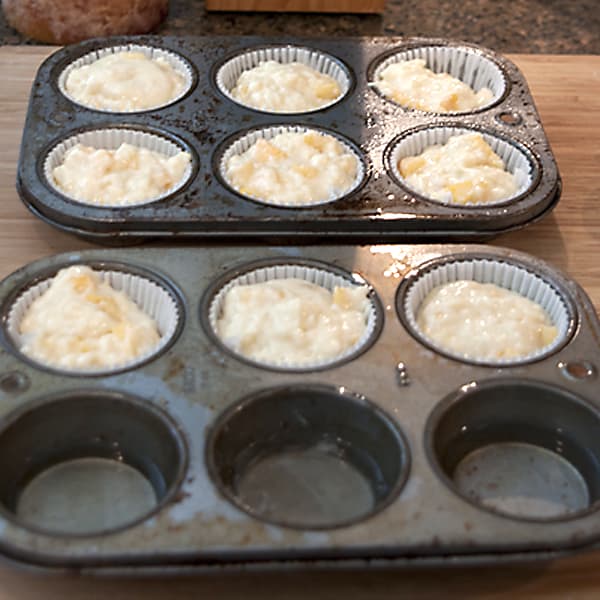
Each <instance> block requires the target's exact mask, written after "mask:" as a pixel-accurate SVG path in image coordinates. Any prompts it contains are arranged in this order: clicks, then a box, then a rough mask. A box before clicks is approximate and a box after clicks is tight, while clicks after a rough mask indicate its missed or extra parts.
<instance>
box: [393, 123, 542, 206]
mask: <svg viewBox="0 0 600 600" xmlns="http://www.w3.org/2000/svg"><path fill="white" fill-rule="evenodd" d="M465 133H480V134H481V135H482V136H483V139H484V140H485V141H486V142H487V143H488V144H489V146H490V147H491V148H492V150H493V151H494V152H495V153H496V154H497V155H498V156H499V157H500V158H501V159H502V162H504V169H505V170H506V171H508V172H509V173H512V174H513V175H514V176H515V178H516V182H517V186H518V187H517V191H516V192H515V193H514V194H513V195H512V196H509V197H507V198H501V199H499V200H494V201H491V202H478V203H471V204H460V203H458V202H446V201H443V200H438V199H436V198H431V197H429V196H425V194H424V193H423V192H421V191H419V190H418V189H416V188H414V187H412V186H411V185H410V184H409V183H408V182H407V181H406V179H404V177H402V175H401V173H400V169H399V168H398V163H399V162H400V160H402V159H403V158H406V157H407V156H418V155H419V154H421V153H422V152H424V151H425V150H426V149H427V148H429V147H430V146H435V145H443V144H445V143H446V142H447V141H448V140H449V139H450V138H451V137H453V136H457V135H463V134H465ZM389 156H390V168H391V170H392V173H393V174H394V176H395V177H396V179H398V180H399V181H401V182H402V183H403V185H405V186H406V187H407V188H408V189H410V190H412V191H413V192H414V193H416V194H419V195H420V196H423V197H426V198H427V199H428V200H430V201H431V202H437V203H438V204H444V205H446V206H456V207H460V208H488V207H490V206H497V205H499V204H505V203H507V202H511V201H512V200H513V199H514V198H518V197H519V196H521V195H522V194H524V193H525V192H527V191H528V190H529V189H530V188H531V186H532V185H533V181H534V173H535V170H536V166H535V164H534V162H533V160H534V159H533V157H529V156H528V155H527V154H526V153H525V151H524V150H522V149H520V148H519V147H518V146H516V145H515V144H511V143H510V142H507V141H505V140H503V139H502V138H499V137H496V136H495V135H493V134H491V133H488V132H485V131H478V130H476V129H469V128H467V127H459V126H438V127H429V128H427V129H421V130H419V131H414V132H412V133H409V134H408V135H406V136H403V137H401V138H400V139H399V140H398V141H396V142H394V145H393V146H392V148H391V151H390V155H389Z"/></svg>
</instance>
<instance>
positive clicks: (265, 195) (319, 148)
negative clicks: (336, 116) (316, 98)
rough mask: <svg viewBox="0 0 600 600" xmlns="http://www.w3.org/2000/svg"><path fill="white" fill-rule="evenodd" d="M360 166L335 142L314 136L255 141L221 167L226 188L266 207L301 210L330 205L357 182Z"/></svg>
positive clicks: (297, 134)
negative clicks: (296, 208) (314, 205)
mask: <svg viewBox="0 0 600 600" xmlns="http://www.w3.org/2000/svg"><path fill="white" fill-rule="evenodd" d="M358 172H359V161H358V158H357V157H356V156H355V155H354V153H353V152H352V151H350V150H349V149H347V148H346V147H345V146H344V145H343V144H342V143H341V142H340V141H339V140H337V139H336V138H335V137H333V136H331V135H327V134H322V133H318V132H315V131H307V132H292V131H290V132H285V133H280V134H278V135H276V136H274V137H273V138H271V139H270V140H267V139H264V138H259V139H258V140H257V141H256V142H255V143H254V144H253V145H252V146H251V147H250V148H248V150H246V151H245V152H243V153H241V154H239V155H238V154H232V155H231V156H230V157H229V158H228V160H227V161H226V164H225V165H224V175H225V178H226V179H227V181H228V183H229V184H230V185H231V186H232V187H233V188H235V189H236V190H237V191H238V192H240V193H241V194H244V195H245V196H250V197H252V198H256V199H258V200H262V201H264V202H268V203H270V204H278V205H302V204H317V203H319V202H327V201H329V200H334V199H335V198H338V197H340V196H343V195H344V194H346V193H348V192H349V191H350V190H351V189H352V187H353V186H354V184H355V182H356V178H357V176H358Z"/></svg>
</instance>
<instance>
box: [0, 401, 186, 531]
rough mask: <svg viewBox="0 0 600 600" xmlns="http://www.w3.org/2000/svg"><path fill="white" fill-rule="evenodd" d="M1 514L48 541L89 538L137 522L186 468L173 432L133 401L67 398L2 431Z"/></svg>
mask: <svg viewBox="0 0 600 600" xmlns="http://www.w3.org/2000/svg"><path fill="white" fill-rule="evenodd" d="M0 457H2V458H0V461H1V464H2V473H3V476H2V479H1V481H0V509H1V510H2V512H4V513H5V514H6V516H7V517H8V518H9V519H10V520H11V521H13V522H15V523H16V524H17V525H19V526H22V527H25V528H29V529H32V530H34V531H36V532H41V533H44V534H47V535H59V536H64V535H66V536H88V535H100V534H104V533H108V532H112V531H115V530H118V529H121V528H124V527H129V526H131V525H134V524H135V523H138V522H140V521H142V520H144V519H145V518H147V517H149V516H150V515H152V514H153V513H154V512H156V511H157V510H158V509H159V508H160V507H161V506H163V505H164V504H165V503H166V502H168V500H169V499H170V498H171V497H173V495H174V493H175V492H176V490H177V488H178V486H179V483H180V482H181V480H182V478H183V475H184V473H185V468H186V460H187V459H186V451H185V446H184V443H183V441H182V438H181V435H180V433H179V431H178V428H177V426H176V425H175V423H174V422H172V421H171V420H170V418H169V417H168V416H167V415H166V414H164V413H163V412H162V411H160V410H159V409H157V408H155V407H153V406H151V405H150V404H149V403H146V402H144V401H142V400H139V399H137V398H133V397H129V396H125V395H123V394H120V393H112V392H98V391H76V392H73V391H71V392H66V393H64V394H59V395H56V396H53V397H50V398H46V399H44V400H42V401H39V402H33V403H32V404H31V405H29V406H27V407H26V408H25V409H24V410H22V411H20V412H19V413H18V414H13V415H10V416H9V417H8V419H7V420H6V421H4V423H3V424H2V426H1V429H0Z"/></svg>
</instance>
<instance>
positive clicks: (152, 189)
mask: <svg viewBox="0 0 600 600" xmlns="http://www.w3.org/2000/svg"><path fill="white" fill-rule="evenodd" d="M190 161H191V156H190V155H189V154H188V153H187V152H179V153H177V154H175V155H174V156H171V157H169V156H166V155H164V154H161V153H159V152H154V151H152V150H147V149H146V148H140V147H137V146H133V145H131V144H127V143H123V144H121V145H120V146H119V148H118V149H117V150H106V149H103V148H93V147H91V146H84V145H82V144H76V145H75V146H73V147H71V148H69V149H68V150H67V151H66V152H65V155H64V157H63V161H62V163H61V164H60V165H58V166H57V167H55V168H54V169H53V170H52V174H51V175H52V178H53V181H54V183H55V185H56V187H57V188H58V189H59V190H61V191H62V192H63V193H64V194H65V195H66V196H69V198H72V199H73V200H76V201H77V202H82V203H85V204H94V205H97V206H127V205H133V204H140V203H143V202H147V201H150V200H154V199H156V198H159V197H160V196H162V195H164V194H166V193H168V192H169V191H170V190H172V189H173V188H174V187H175V186H176V185H177V184H178V183H180V182H181V181H182V179H183V177H184V175H185V173H186V170H187V169H188V167H189V165H190Z"/></svg>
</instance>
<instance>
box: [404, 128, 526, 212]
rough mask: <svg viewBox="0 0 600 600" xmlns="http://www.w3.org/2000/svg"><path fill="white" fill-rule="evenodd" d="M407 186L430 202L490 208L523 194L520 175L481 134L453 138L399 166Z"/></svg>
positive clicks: (427, 149)
mask: <svg viewBox="0 0 600 600" xmlns="http://www.w3.org/2000/svg"><path fill="white" fill-rule="evenodd" d="M398 170H399V172H400V175H402V177H403V178H404V180H405V181H406V183H407V184H408V185H409V186H410V187H411V188H413V189H414V190H415V191H417V192H419V193H420V194H422V195H423V196H426V197H427V198H431V199H433V200H438V201H440V202H446V203H450V204H486V203H489V202H498V201H501V200H505V199H506V200H508V199H509V198H511V197H513V196H515V195H516V194H517V192H518V190H519V184H518V180H517V176H516V174H513V173H510V172H508V171H506V170H505V169H504V162H503V161H502V159H501V158H500V157H499V156H498V155H497V154H496V153H495V152H494V151H493V150H492V148H491V147H490V145H489V144H488V143H487V142H486V141H485V139H484V138H483V136H482V135H481V134H480V133H465V134H462V135H455V136H452V137H451V138H450V139H449V140H448V141H447V142H446V143H445V144H443V145H437V144H436V145H434V146H430V147H429V148H426V149H425V150H424V151H423V152H422V153H421V154H419V155H417V156H407V157H406V158H403V159H401V160H400V161H399V163H398Z"/></svg>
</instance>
